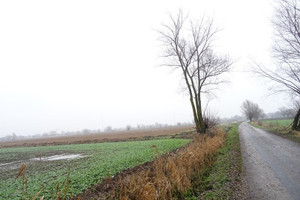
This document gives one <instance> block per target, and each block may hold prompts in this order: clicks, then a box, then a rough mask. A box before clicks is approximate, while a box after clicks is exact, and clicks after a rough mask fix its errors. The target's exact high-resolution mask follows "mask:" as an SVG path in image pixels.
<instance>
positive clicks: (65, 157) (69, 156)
mask: <svg viewBox="0 0 300 200" xmlns="http://www.w3.org/2000/svg"><path fill="white" fill-rule="evenodd" d="M83 157H84V156H83V155H81V154H61V155H55V156H48V157H39V158H32V159H30V160H32V161H55V160H71V159H75V158H83Z"/></svg>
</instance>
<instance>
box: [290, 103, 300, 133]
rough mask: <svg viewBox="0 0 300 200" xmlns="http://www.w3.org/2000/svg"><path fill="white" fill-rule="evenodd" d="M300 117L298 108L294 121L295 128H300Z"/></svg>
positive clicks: (293, 127)
mask: <svg viewBox="0 0 300 200" xmlns="http://www.w3.org/2000/svg"><path fill="white" fill-rule="evenodd" d="M299 118H300V108H299V109H298V112H297V114H296V115H295V117H294V121H293V125H292V129H293V130H300V124H299Z"/></svg>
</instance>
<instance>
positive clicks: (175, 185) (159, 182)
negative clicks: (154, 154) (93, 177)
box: [110, 128, 225, 200]
mask: <svg viewBox="0 0 300 200" xmlns="http://www.w3.org/2000/svg"><path fill="white" fill-rule="evenodd" d="M213 132H214V133H215V134H214V136H211V135H196V136H195V138H194V140H193V142H192V143H190V144H189V145H188V146H187V147H185V148H183V149H181V150H177V152H173V153H169V154H168V155H165V156H163V157H161V158H158V159H156V160H155V161H154V163H153V166H152V167H150V168H148V169H144V170H141V171H139V172H137V173H134V174H131V175H128V176H126V177H125V178H122V179H119V180H118V181H117V182H116V185H115V186H116V187H115V189H114V190H113V191H112V192H111V193H110V198H111V199H122V200H128V199H144V200H148V199H149V200H150V199H151V200H153V199H159V200H160V199H162V200H163V199H178V198H180V196H181V195H182V194H184V193H186V192H187V191H188V189H189V188H190V186H191V181H192V178H193V177H194V176H195V175H197V174H199V173H200V172H201V171H202V170H203V169H204V168H205V167H206V166H209V165H211V164H212V163H213V162H214V160H215V156H214V155H215V153H216V152H217V150H218V149H219V148H220V147H221V146H222V145H223V144H224V140H225V132H224V131H223V130H221V129H217V128H214V130H213Z"/></svg>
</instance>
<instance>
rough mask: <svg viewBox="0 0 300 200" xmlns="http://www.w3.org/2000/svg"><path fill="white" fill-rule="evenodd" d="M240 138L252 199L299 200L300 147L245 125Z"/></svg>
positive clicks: (240, 127)
mask: <svg viewBox="0 0 300 200" xmlns="http://www.w3.org/2000/svg"><path fill="white" fill-rule="evenodd" d="M239 134H240V141H241V150H242V156H243V167H244V170H245V173H246V179H247V184H248V187H249V198H250V199H282V200H288V199H296V200H300V145H299V144H298V143H295V142H292V141H289V140H287V139H284V138H281V137H279V136H276V135H274V134H271V133H268V132H266V131H263V130H261V129H258V128H255V127H253V126H251V125H249V124H248V123H246V122H244V123H242V124H241V125H240V126H239Z"/></svg>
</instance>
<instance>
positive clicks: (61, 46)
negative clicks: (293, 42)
mask: <svg viewBox="0 0 300 200" xmlns="http://www.w3.org/2000/svg"><path fill="white" fill-rule="evenodd" d="M178 9H182V10H183V11H184V12H185V13H190V15H191V16H193V17H198V16H202V15H206V16H210V17H213V18H214V24H215V25H216V26H218V27H220V28H221V29H222V31H221V32H220V33H219V34H218V35H217V40H216V42H215V45H216V47H215V48H216V49H217V51H218V52H220V53H224V54H228V55H229V56H230V57H231V58H232V60H234V61H235V63H234V68H233V70H232V72H231V73H230V75H229V76H228V80H229V81H230V84H228V85H225V86H223V87H221V88H220V90H219V91H217V92H216V96H217V98H215V99H214V100H213V101H211V102H210V105H209V106H210V109H211V110H212V112H214V113H216V114H218V115H219V116H220V117H230V116H233V115H241V108H240V106H241V104H242V102H243V101H244V100H245V99H249V100H251V101H253V102H255V103H258V104H259V106H260V107H261V108H262V109H263V110H264V111H265V113H268V112H275V111H276V110H277V109H278V108H279V107H282V106H286V105H288V104H289V98H288V97H286V96H283V95H277V96H269V95H268V90H267V88H268V83H266V82H264V81H260V80H259V79H257V78H255V77H253V75H251V74H249V73H247V71H248V68H249V67H250V66H251V64H252V62H251V59H254V60H256V61H258V62H260V63H262V64H264V65H270V64H271V63H272V58H271V55H270V52H271V47H272V34H273V33H272V26H271V23H270V19H271V17H272V12H273V5H272V1H261V0H245V1H239V0H227V1H217V0H213V1H211V0H202V1H197V0H185V1H174V0H166V1H158V0H155V1H147V2H144V1H137V0H128V1H119V0H114V1H48V2H47V1H46V2H45V1H1V2H0V137H3V136H6V135H9V134H12V133H15V134H17V135H28V134H37V133H40V134H42V133H44V132H50V131H57V132H60V131H76V130H83V129H85V128H88V129H104V128H105V127H107V126H112V127H113V128H118V127H125V126H126V125H128V124H130V125H131V126H136V125H137V124H145V125H147V124H154V123H156V122H158V123H162V124H176V123H177V122H191V121H192V110H191V108H190V105H189V98H188V96H186V95H185V94H184V93H183V92H182V88H183V82H182V79H181V76H180V72H179V71H173V70H172V69H170V68H168V67H162V66H160V64H161V63H162V62H161V59H160V57H159V55H160V52H161V46H160V43H159V41H158V40H157V38H158V33H157V32H156V30H158V29H160V28H161V24H162V23H163V22H166V21H167V19H168V16H167V13H176V12H177V11H178Z"/></svg>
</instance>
